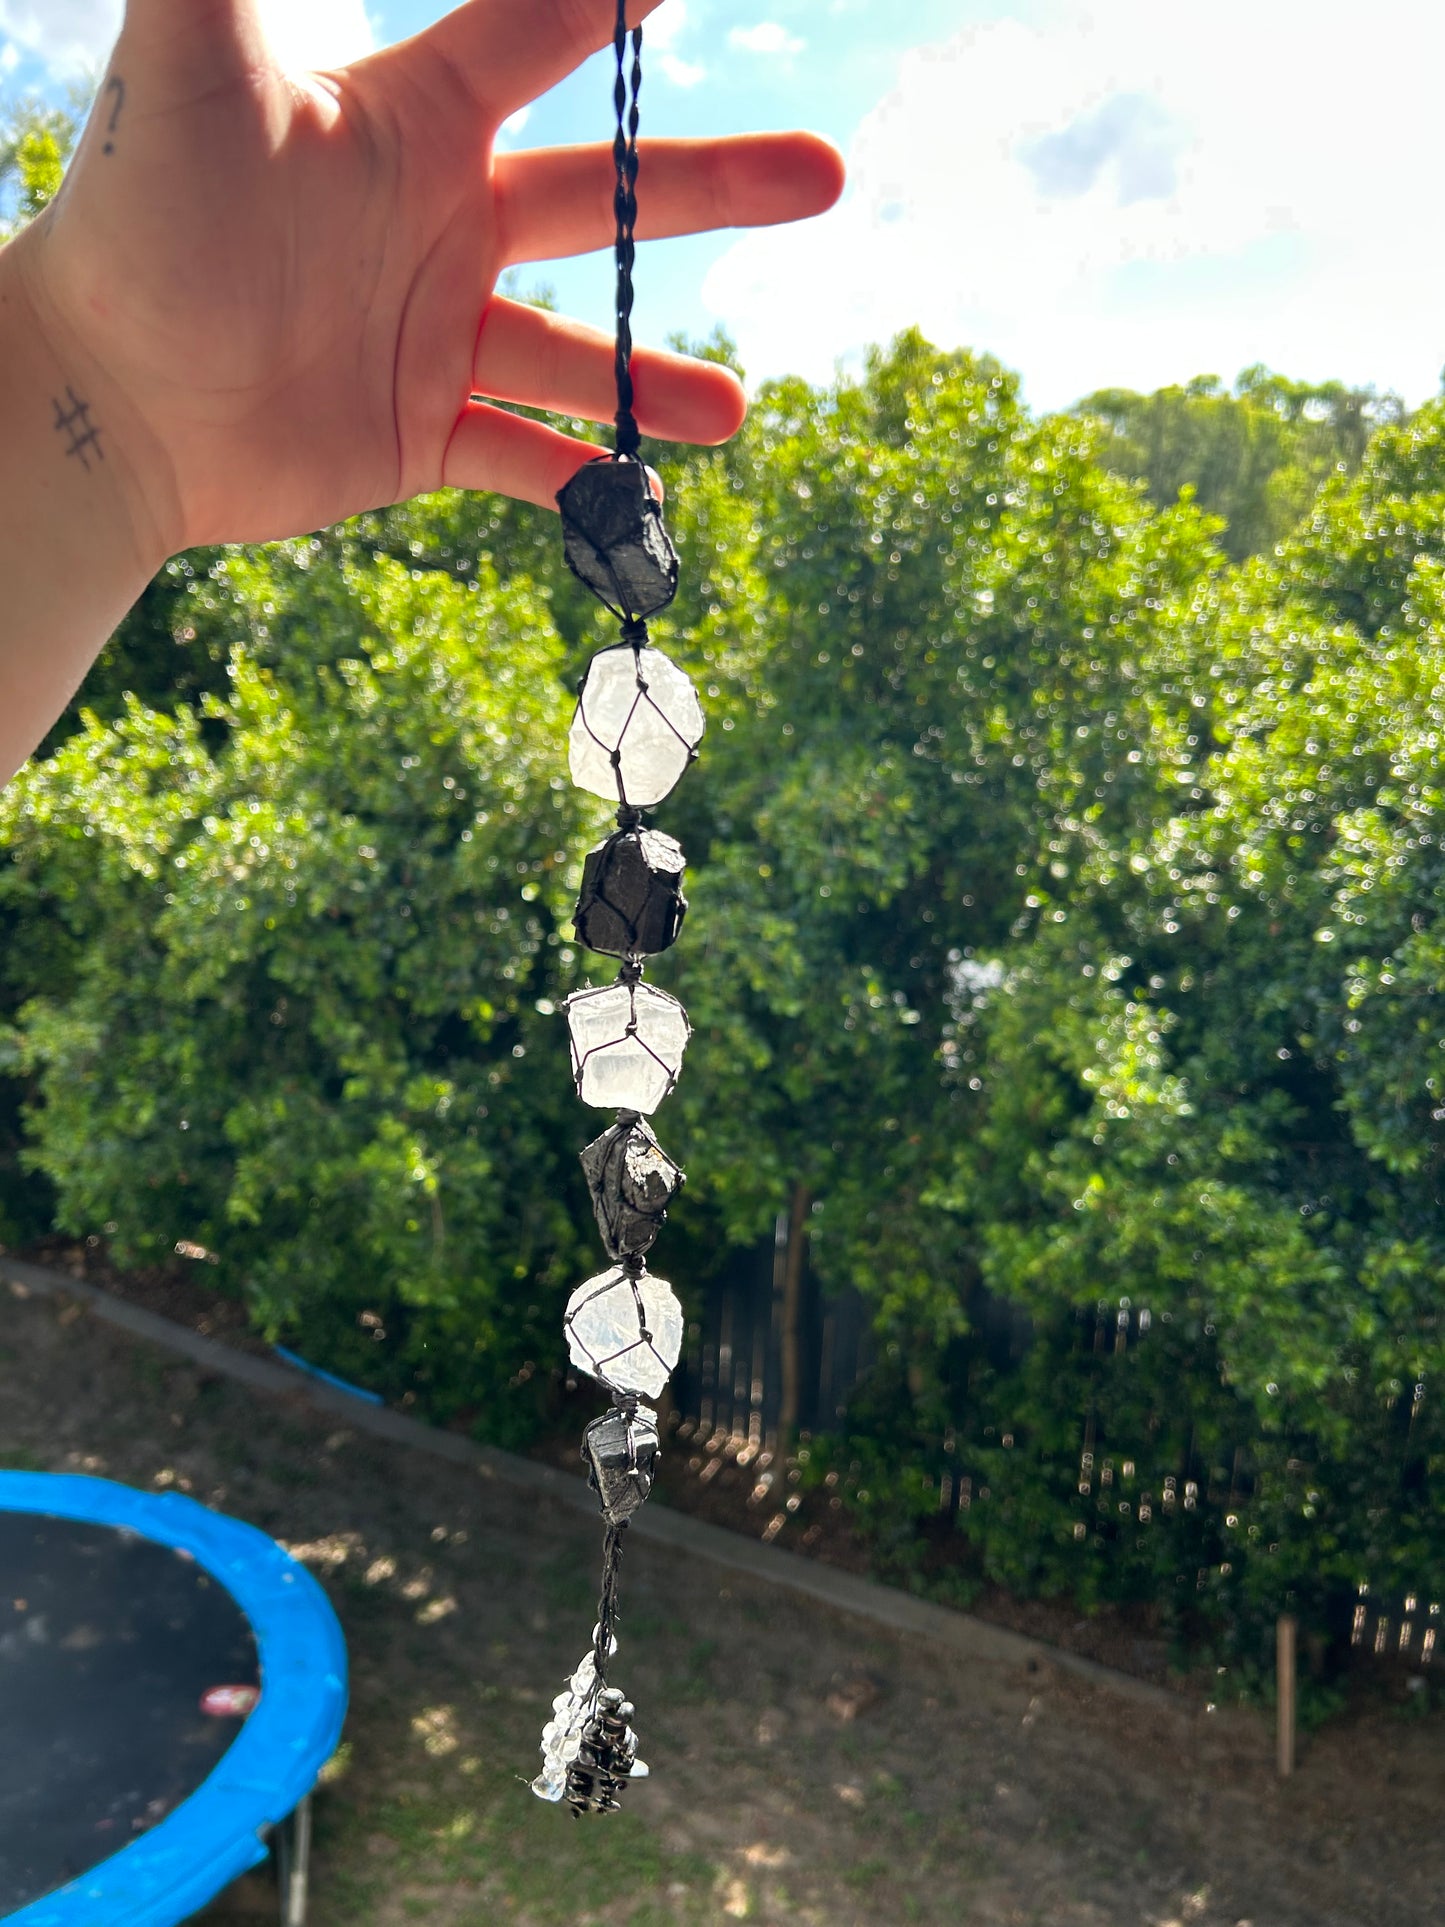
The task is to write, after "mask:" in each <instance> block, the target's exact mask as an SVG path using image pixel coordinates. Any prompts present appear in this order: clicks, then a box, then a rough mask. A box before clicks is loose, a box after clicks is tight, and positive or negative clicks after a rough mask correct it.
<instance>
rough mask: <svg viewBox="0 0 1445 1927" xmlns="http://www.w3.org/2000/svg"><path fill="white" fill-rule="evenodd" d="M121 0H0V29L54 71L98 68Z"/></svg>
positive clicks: (111, 38)
mask: <svg viewBox="0 0 1445 1927" xmlns="http://www.w3.org/2000/svg"><path fill="white" fill-rule="evenodd" d="M122 11H123V0H0V31H4V32H5V33H8V34H10V35H12V36H13V38H14V39H15V40H16V41H18V43H19V44H20V46H21V47H23V48H24V49H25V51H26V52H27V53H33V54H38V55H39V57H40V58H41V60H43V61H44V62H45V64H46V65H47V66H48V67H50V68H52V69H53V70H54V71H55V72H56V73H59V74H76V73H80V72H83V71H84V70H85V69H86V68H88V67H99V66H101V65H102V64H103V63H104V61H105V57H106V55H107V54H108V53H109V52H110V49H111V46H112V44H113V43H114V41H115V37H116V35H117V34H118V33H119V32H120V17H121V13H122Z"/></svg>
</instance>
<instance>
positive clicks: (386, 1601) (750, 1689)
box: [0, 1286, 1445, 1927]
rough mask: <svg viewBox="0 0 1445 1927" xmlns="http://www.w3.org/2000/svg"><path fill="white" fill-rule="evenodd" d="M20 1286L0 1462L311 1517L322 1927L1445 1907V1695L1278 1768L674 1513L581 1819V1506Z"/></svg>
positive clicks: (10, 1325)
mask: <svg viewBox="0 0 1445 1927" xmlns="http://www.w3.org/2000/svg"><path fill="white" fill-rule="evenodd" d="M0 1293H3V1297H0V1302H3V1304H4V1308H5V1318H4V1322H3V1326H0V1372H3V1376H0V1384H3V1388H4V1396H3V1400H0V1463H4V1464H7V1465H21V1466H29V1467H32V1468H36V1469H53V1470H65V1471H87V1472H93V1473H98V1474H102V1475H105V1476H108V1477H112V1478H117V1479H121V1480H124V1481H127V1482H129V1483H132V1484H136V1485H140V1486H147V1487H157V1488H160V1487H167V1486H176V1487H180V1488H182V1489H184V1490H186V1491H188V1492H191V1493H193V1494H194V1495H195V1496H196V1497H198V1498H200V1499H203V1500H206V1501H208V1502H210V1503H213V1504H215V1505H217V1506H221V1507H224V1508H226V1509H227V1510H229V1511H232V1512H234V1513H236V1514H237V1515H239V1516H240V1517H242V1518H245V1519H249V1520H251V1521H253V1522H254V1523H255V1524H257V1525H259V1526H261V1527H263V1528H264V1529H265V1530H267V1531H268V1532H271V1533H274V1534H275V1535H276V1536H277V1537H278V1538H280V1539H281V1540H283V1541H284V1542H285V1543H286V1544H287V1545H288V1546H289V1547H290V1549H291V1550H292V1552H293V1553H294V1554H295V1555H296V1556H297V1557H298V1558H299V1559H301V1560H303V1561H304V1562H305V1563H306V1564H307V1565H308V1566H309V1567H310V1569H311V1570H312V1571H313V1572H314V1573H315V1574H316V1575H317V1577H318V1578H319V1579H320V1580H321V1582H322V1584H323V1585H324V1586H325V1587H326V1589H327V1591H328V1593H329V1595H330V1597H331V1599H332V1601H333V1603H334V1605H335V1607H336V1609H337V1611H338V1613H339V1615H340V1617H341V1620H342V1623H343V1626H344V1627H345V1630H346V1635H347V1638H348V1641H349V1643H350V1649H351V1658H352V1709H351V1714H350V1718H349V1720H348V1724H347V1734H346V1740H345V1744H344V1747H343V1751H342V1754H341V1755H340V1756H339V1758H338V1759H337V1761H336V1762H335V1763H334V1765H333V1768H332V1769H331V1771H330V1774H329V1776H328V1780H327V1783H326V1785H325V1786H324V1788H323V1790H322V1793H321V1795H320V1797H319V1802H318V1810H317V1850H316V1862H315V1868H314V1900H313V1910H312V1920H313V1922H314V1924H315V1927H342V1923H345V1924H346V1927H400V1923H404V1922H412V1921H426V1922H428V1923H431V1924H432V1927H484V1923H491V1922H493V1921H498V1920H505V1921H512V1922H517V1923H526V1924H527V1927H552V1923H557V1924H558V1927H561V1923H567V1924H568V1927H571V1924H572V1923H582V1922H593V1923H598V1924H599V1927H601V1923H607V1924H608V1927H614V1924H615V1927H624V1924H626V1927H647V1924H650V1923H662V1922H669V1923H671V1922H679V1923H682V1922H718V1923H723V1922H728V1921H732V1920H753V1921H761V1922H777V1923H794V1922H796V1923H805V1922H806V1923H810V1924H811V1923H819V1924H820V1927H822V1924H823V1923H827V1927H855V1924H856V1927H872V1924H873V1923H887V1924H888V1927H894V1923H897V1922H901V1921H918V1922H924V1923H937V1927H944V1924H945V1923H947V1924H948V1927H1026V1924H1027V1927H1166V1923H1178V1924H1179V1927H1184V1923H1189V1924H1190V1927H1238V1924H1239V1923H1245V1922H1248V1923H1249V1924H1250V1927H1427V1924H1428V1923H1433V1922H1435V1921H1436V1920H1438V1918H1439V1898H1438V1897H1439V1893H1440V1891H1441V1887H1442V1884H1445V1836H1442V1832H1441V1829H1440V1827H1439V1824H1438V1821H1439V1814H1440V1812H1441V1810H1442V1800H1445V1747H1442V1745H1441V1739H1442V1733H1441V1722H1440V1719H1439V1717H1438V1716H1435V1717H1433V1718H1427V1719H1422V1720H1412V1719H1408V1718H1406V1717H1403V1716H1401V1715H1399V1714H1397V1713H1392V1712H1387V1711H1384V1710H1381V1711H1379V1712H1376V1713H1372V1714H1369V1715H1362V1716H1355V1717H1352V1718H1351V1719H1350V1720H1348V1721H1346V1722H1342V1723H1339V1724H1337V1725H1336V1726H1334V1727H1333V1728H1331V1729H1329V1730H1328V1731H1327V1732H1326V1733H1325V1734H1324V1735H1323V1736H1321V1737H1318V1738H1316V1739H1314V1740H1312V1741H1311V1742H1309V1743H1308V1745H1307V1747H1306V1750H1305V1755H1304V1759H1303V1762H1302V1767H1301V1770H1300V1773H1299V1775H1298V1776H1297V1778H1296V1779H1295V1780H1294V1781H1293V1782H1291V1783H1289V1784H1288V1785H1286V1786H1281V1785H1280V1784H1279V1783H1278V1782H1277V1781H1276V1780H1275V1779H1274V1778H1273V1777H1272V1774H1271V1772H1270V1770H1269V1745H1268V1739H1267V1734H1266V1729H1265V1728H1264V1726H1263V1724H1262V1723H1261V1722H1260V1721H1259V1720H1257V1719H1256V1718H1255V1717H1254V1716H1252V1715H1244V1714H1238V1713H1235V1714H1224V1713H1215V1714H1207V1713H1204V1712H1202V1711H1197V1710H1195V1703H1194V1702H1192V1701H1189V1700H1184V1699H1181V1707H1180V1711H1179V1713H1178V1714H1177V1715H1176V1714H1170V1713H1162V1714H1158V1715H1155V1714H1153V1713H1151V1712H1150V1711H1149V1710H1148V1709H1147V1708H1141V1707H1139V1706H1135V1705H1132V1704H1130V1703H1128V1702H1125V1701H1123V1700H1119V1699H1116V1698H1115V1697H1114V1696H1113V1695H1112V1694H1109V1693H1105V1692H1099V1691H1096V1690H1094V1689H1093V1688H1091V1687H1089V1686H1086V1685H1082V1684H1080V1683H1079V1682H1078V1681H1075V1680H1071V1679H1069V1678H1067V1677H1066V1676H1064V1675H1062V1674H1058V1673H1055V1672H1054V1671H1053V1670H1052V1669H1050V1668H1048V1667H1047V1666H1045V1667H1042V1668H1039V1669H1037V1670H1035V1671H1033V1672H1029V1671H1028V1670H1027V1669H1024V1668H1020V1669H1018V1670H1016V1671H1013V1672H1009V1671H1000V1670H998V1669H997V1668H996V1667H989V1666H985V1665H983V1664H980V1663H976V1662H969V1661H965V1660H963V1659H961V1658H958V1657H954V1656H939V1655H937V1654H935V1653H931V1652H930V1651H929V1650H928V1649H927V1648H926V1647H925V1646H924V1645H923V1644H922V1643H921V1642H917V1641H914V1640H911V1639H908V1638H905V1637H901V1636H894V1635H890V1634H885V1633H883V1632H880V1631H879V1630H878V1629H877V1628H874V1627H871V1626H869V1625H868V1624H866V1623H864V1622H862V1621H859V1620H854V1619H850V1618H848V1617H845V1616H844V1615H842V1614H835V1613H831V1612H829V1611H828V1610H827V1609H826V1608H823V1607H820V1606H817V1605H815V1604H812V1603H810V1602H807V1601H804V1600H801V1599H798V1598H796V1597H794V1596H792V1595H789V1594H787V1593H784V1592H781V1591H777V1590H774V1589H773V1588H771V1587H770V1586H768V1585H767V1584H765V1583H763V1582H760V1581H757V1580H754V1579H751V1578H746V1579H745V1578H741V1577H739V1576H738V1575H736V1574H733V1573H730V1572H728V1571H727V1570H726V1569H725V1568H722V1567H719V1566H713V1565H710V1564H708V1563H706V1562H703V1561H699V1560H695V1559H694V1560H689V1559H686V1558H684V1557H683V1556H681V1555H679V1554H677V1553H674V1552H672V1551H669V1550H667V1549H665V1548H663V1547H660V1546H657V1545H655V1544H645V1543H644V1544H639V1545H636V1546H634V1547H633V1548H631V1550H630V1552H629V1567H628V1572H627V1576H626V1585H625V1590H624V1605H625V1614H626V1616H625V1620H624V1623H623V1629H622V1638H623V1648H622V1659H621V1662H620V1664H619V1669H618V1676H619V1681H620V1683H621V1684H623V1685H624V1686H625V1687H626V1689H627V1690H628V1692H629V1693H630V1694H631V1695H632V1696H633V1697H634V1698H635V1700H636V1702H637V1706H638V1722H637V1723H638V1728H639V1732H640V1735H641V1739H642V1751H643V1754H644V1756H645V1757H646V1758H647V1759H648V1760H649V1761H650V1763H651V1765H652V1768H653V1774H654V1777H653V1778H652V1779H651V1781H650V1782H648V1783H647V1784H646V1785H645V1786H638V1787H636V1788H633V1789H631V1790H630V1791H629V1795H628V1799H627V1809H626V1811H625V1812H624V1813H622V1814H621V1815H619V1816H616V1817H614V1818H612V1819H609V1820H603V1821H593V1822H588V1823H585V1824H584V1823H580V1822H576V1821H574V1820H573V1819H572V1818H571V1817H570V1816H569V1815H568V1814H566V1813H565V1812H561V1811H558V1810H556V1809H554V1808H549V1807H544V1806H543V1805H541V1804H540V1803H539V1802H538V1801H536V1800H534V1799H533V1798H532V1796H531V1794H530V1793H529V1792H528V1791H527V1786H526V1781H527V1779H528V1778H529V1777H530V1775H531V1773H532V1772H533V1771H534V1763H535V1761H536V1758H537V1755H536V1745H537V1737H538V1732H539V1730H540V1727H541V1725H542V1722H543V1720H544V1718H545V1717H546V1715H547V1710H548V1700H549V1699H550V1696H551V1694H552V1692H553V1691H555V1690H559V1689H560V1686H561V1684H562V1682H563V1679H564V1677H565V1675H566V1674H567V1673H568V1672H569V1671H570V1669H571V1667H572V1666H573V1665H574V1664H575V1662H576V1660H577V1658H578V1656H579V1655H580V1653H581V1651H582V1649H583V1647H584V1645H585V1643H586V1639H587V1633H588V1628H589V1627H590V1624H591V1613H590V1611H589V1605H590V1599H591V1594H592V1590H593V1585H594V1574H593V1568H594V1564H595V1558H596V1533H595V1532H594V1531H593V1530H591V1528H590V1527H589V1524H588V1522H587V1520H586V1519H585V1518H584V1517H582V1516H581V1515H580V1514H578V1513H576V1512H574V1511H571V1510H569V1509H567V1508H565V1507H563V1506H560V1505H556V1504H553V1503H552V1502H550V1501H548V1500H546V1499H544V1498H539V1497H538V1496H537V1495H535V1494H532V1493H527V1492H525V1491H522V1490H520V1489H517V1488H513V1487H511V1486H508V1485H507V1484H505V1483H503V1482H501V1481H499V1480H496V1479H487V1478H483V1477H482V1476H481V1475H479V1474H478V1473H477V1472H475V1471H469V1470H468V1469H466V1468H464V1467H461V1466H455V1465H451V1464H447V1463H443V1462H439V1461H437V1460H435V1459H433V1458H431V1457H430V1456H428V1455H426V1454H424V1453H420V1452H412V1451H407V1450H404V1449H401V1448H398V1447H396V1446H392V1445H389V1444H386V1443H384V1442H381V1441H378V1440H375V1439H372V1438H368V1437H367V1436H365V1435H363V1434H359V1433H356V1432H353V1431H351V1430H349V1429H347V1428H346V1427H344V1426H342V1425H339V1424H338V1423H337V1422H336V1420H335V1419H333V1418H328V1417H326V1416H323V1415H319V1414H317V1413H316V1412H314V1411H313V1410H312V1409H310V1408H309V1407H308V1406H307V1405H306V1403H305V1402H304V1400H303V1399H301V1398H300V1397H298V1398H296V1399H295V1400H287V1401H282V1400H278V1399H268V1398H266V1397H263V1396H261V1395H258V1394H256V1393H254V1392H252V1391H250V1390H248V1389H245V1388H243V1387H240V1386H237V1385H236V1384H234V1383H232V1382H230V1381H228V1380H226V1379H224V1378H221V1377H218V1376H213V1375H210V1374H208V1373H206V1372H205V1371H204V1370H202V1369H199V1368H197V1367H195V1366H193V1365H190V1364H188V1363H178V1362H176V1361H175V1360H174V1359H172V1358H170V1357H169V1356H168V1355H166V1354H165V1353H163V1352H162V1351H160V1350H158V1349H155V1348H153V1347H151V1346H149V1345H147V1344H145V1343H143V1342H141V1341H138V1340H133V1339H131V1338H129V1337H128V1336H126V1335H124V1334H121V1333H119V1332H116V1331H115V1330H113V1329H111V1328H110V1327H108V1326H106V1325H104V1324H102V1323H100V1322H99V1321H97V1320H96V1319H95V1318H93V1317H92V1316H91V1315H90V1314H89V1313H88V1312H87V1311H86V1310H85V1309H84V1307H83V1306H82V1305H81V1304H80V1303H79V1302H78V1301H68V1300H66V1299H64V1298H60V1299H55V1298H48V1297H37V1296H29V1295H26V1294H25V1293H24V1292H23V1291H21V1290H19V1289H17V1288H15V1287H12V1286H5V1287H0ZM203 1918H204V1919H205V1921H206V1922H207V1924H208V1927H247V1924H251V1923H255V1924H259V1923H260V1922H263V1921H265V1922H267V1923H268V1924H269V1923H271V1922H272V1921H273V1920H274V1901H273V1898H272V1894H271V1892H270V1890H269V1887H268V1886H267V1884H266V1882H265V1880H264V1879H263V1878H262V1877H261V1876H259V1875H257V1876H252V1877H251V1878H250V1879H249V1880H248V1881H246V1882H243V1883H241V1885H240V1886H238V1887H237V1888H234V1889H232V1891H231V1892H230V1893H229V1894H227V1895H226V1896H224V1897H223V1898H222V1899H221V1900H220V1901H219V1902H217V1903H216V1904H215V1905H214V1906H213V1907H212V1908H211V1909H209V1910H208V1912H207V1913H206V1914H205V1915H204V1917H203Z"/></svg>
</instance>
